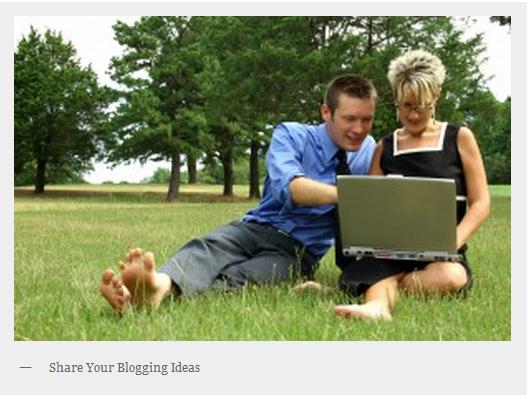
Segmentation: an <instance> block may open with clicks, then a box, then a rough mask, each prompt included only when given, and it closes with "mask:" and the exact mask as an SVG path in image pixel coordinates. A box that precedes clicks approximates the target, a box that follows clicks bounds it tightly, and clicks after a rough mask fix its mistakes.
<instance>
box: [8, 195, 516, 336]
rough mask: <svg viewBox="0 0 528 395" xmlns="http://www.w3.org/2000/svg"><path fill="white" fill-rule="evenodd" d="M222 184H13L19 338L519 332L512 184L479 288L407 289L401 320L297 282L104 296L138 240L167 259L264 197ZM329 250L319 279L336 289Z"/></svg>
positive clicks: (475, 252) (492, 228)
mask: <svg viewBox="0 0 528 395" xmlns="http://www.w3.org/2000/svg"><path fill="white" fill-rule="evenodd" d="M221 188H222V187H221V186H203V185H201V186H196V187H189V186H184V187H183V189H182V192H183V195H182V198H181V200H180V201H178V202H175V203H165V202H164V201H163V199H164V194H165V192H166V186H147V185H104V186H98V185H93V186H89V185H83V186H60V187H59V186H55V187H48V188H47V193H46V195H45V196H44V197H35V196H33V194H32V193H31V189H25V188H17V189H16V190H15V268H14V273H15V295H14V297H15V340H510V338H511V332H510V329H511V315H510V314H511V306H510V301H511V297H510V296H511V286H510V195H511V189H510V187H509V186H492V187H490V190H491V193H492V214H491V216H490V218H489V219H488V220H487V221H486V223H485V225H484V226H483V228H482V229H481V230H480V231H479V233H477V235H476V236H475V237H474V238H473V240H472V241H471V243H470V250H469V255H468V256H469V260H470V263H471V265H472V268H473V272H474V280H475V282H474V287H473V289H472V291H471V292H470V294H469V296H468V297H467V298H466V299H457V298H427V299H424V298H418V297H411V296H401V297H400V299H399V301H398V305H397V308H396V310H395V313H394V321H392V322H390V323H387V322H382V323H376V322H374V323H373V322H358V321H353V320H345V319H341V318H339V317H337V316H335V315H334V314H333V306H334V305H335V304H339V303H346V302H348V301H349V299H347V297H345V296H344V295H343V294H341V293H340V292H339V291H337V290H335V291H334V292H332V293H330V294H327V295H323V294H316V293H304V294H297V293H294V292H292V291H291V286H290V285H289V284H285V285H281V286H278V287H262V288H255V287H248V288H245V289H243V290H240V291H236V292H232V293H228V294H216V293H207V294H204V295H201V296H197V297H194V298H188V299H182V300H177V301H174V302H172V301H167V302H166V303H164V304H163V305H162V307H161V308H160V309H159V310H157V311H151V312H148V311H139V312H134V313H133V314H130V315H127V316H126V317H123V318H119V317H117V316H116V315H115V314H113V313H112V312H111V311H110V309H109V308H108V306H107V305H106V302H105V301H104V300H103V299H102V298H101V297H100V296H99V291H98V285H99V282H100V277H101V273H102V272H103V270H104V269H105V268H107V267H109V266H115V264H116V262H117V261H118V260H120V259H122V257H123V255H124V253H125V252H126V251H127V249H128V248H129V247H135V246H140V247H142V248H144V249H148V250H151V251H153V252H154V253H155V254H156V257H157V261H158V264H161V263H163V261H164V260H165V259H166V258H168V257H169V256H170V255H171V254H172V253H173V252H174V251H175V250H176V249H177V248H178V247H179V246H181V245H182V244H183V243H184V242H185V241H187V240H188V239H189V238H191V237H196V236H201V235H203V234H205V233H206V232H208V231H210V230H212V229H213V228H214V227H216V226H218V225H221V224H223V223H226V222H228V221H230V220H232V219H235V218H239V217H240V216H242V215H243V214H244V213H245V212H246V211H247V210H248V209H249V208H251V207H253V206H254V205H255V204H256V201H248V200H247V199H245V197H244V196H245V195H246V194H247V186H237V187H236V188H235V193H236V194H237V196H236V197H235V198H229V199H226V198H222V197H220V196H218V195H219V194H220V193H221V190H222V189H221ZM332 255H333V254H332V252H330V253H329V254H328V255H327V256H326V257H325V258H324V259H323V262H322V264H321V268H320V270H319V272H318V274H317V279H318V280H319V281H321V282H323V283H324V284H326V285H329V286H332V287H334V288H335V282H336V279H337V276H338V274H339V273H338V269H337V268H336V267H335V266H334V264H333V259H332Z"/></svg>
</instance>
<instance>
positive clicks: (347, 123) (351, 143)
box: [321, 94, 376, 151]
mask: <svg viewBox="0 0 528 395" xmlns="http://www.w3.org/2000/svg"><path fill="white" fill-rule="evenodd" d="M375 110H376V101H375V99H373V98H367V99H358V98H357V97H350V96H348V95H345V94H341V96H340V97H339V100H338V105H337V108H336V110H335V111H334V115H333V116H332V114H330V109H329V108H328V106H327V105H326V104H323V105H322V106H321V115H322V117H323V119H324V120H325V122H326V126H327V128H328V134H329V135H330V138H331V139H332V140H333V141H334V142H335V143H336V145H338V146H339V147H340V148H342V149H344V150H345V151H357V150H359V147H360V146H361V143H363V140H365V137H367V136H368V134H369V133H370V131H371V130H372V122H373V121H374V112H375Z"/></svg>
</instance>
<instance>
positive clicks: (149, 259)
mask: <svg viewBox="0 0 528 395" xmlns="http://www.w3.org/2000/svg"><path fill="white" fill-rule="evenodd" d="M143 265H144V267H145V269H146V270H147V271H149V272H152V271H154V254H153V253H152V252H150V251H148V252H145V255H144V256H143Z"/></svg>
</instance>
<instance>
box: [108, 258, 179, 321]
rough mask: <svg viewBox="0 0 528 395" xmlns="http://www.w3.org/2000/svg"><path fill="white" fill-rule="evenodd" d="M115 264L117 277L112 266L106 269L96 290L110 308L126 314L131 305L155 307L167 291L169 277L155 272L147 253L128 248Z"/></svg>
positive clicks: (151, 259)
mask: <svg viewBox="0 0 528 395" xmlns="http://www.w3.org/2000/svg"><path fill="white" fill-rule="evenodd" d="M118 266H119V271H120V272H121V279H119V278H117V276H116V274H115V273H114V271H113V270H112V269H107V270H106V271H105V272H104V273H103V281H102V284H101V287H100V290H101V294H102V295H103V297H104V298H105V299H106V300H107V301H108V303H109V304H110V306H111V307H112V309H114V311H116V312H118V313H120V314H124V313H126V312H127V311H128V309H129V307H130V306H131V305H132V306H137V307H154V308H156V307H158V306H159V304H160V303H161V301H162V300H163V298H164V297H165V296H167V295H168V294H169V293H170V291H171V286H172V283H171V279H170V278H169V276H167V275H166V274H164V273H157V272H156V271H155V263H154V254H152V253H151V252H145V253H143V251H142V250H141V249H140V248H133V249H130V250H129V251H128V253H127V254H126V256H125V261H124V262H123V261H120V262H119V263H118Z"/></svg>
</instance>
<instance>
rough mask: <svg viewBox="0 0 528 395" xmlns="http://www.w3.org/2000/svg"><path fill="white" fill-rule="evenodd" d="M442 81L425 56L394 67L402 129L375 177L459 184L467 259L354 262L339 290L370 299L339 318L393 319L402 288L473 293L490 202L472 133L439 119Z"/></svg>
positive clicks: (437, 64) (390, 139) (383, 148)
mask: <svg viewBox="0 0 528 395" xmlns="http://www.w3.org/2000/svg"><path fill="white" fill-rule="evenodd" d="M444 77H445V69H444V66H443V64H442V62H441V61H440V59H439V58H438V57H436V56H434V55H432V54H430V53H428V52H426V51H423V50H415V51H410V52H407V53H405V54H404V55H402V56H400V57H398V58H396V59H394V60H393V61H392V62H391V64H390V66H389V72H388V79H389V82H390V84H391V87H392V91H393V95H394V99H395V105H396V115H397V117H398V120H399V121H400V123H401V125H402V127H401V128H400V129H397V130H396V131H395V132H394V133H393V134H391V135H388V136H385V137H384V138H383V139H382V140H381V141H380V142H379V144H378V146H377V148H376V152H375V154H374V158H373V162H372V166H371V169H370V173H371V174H374V175H380V174H401V175H404V176H417V177H439V178H452V179H454V180H455V182H456V187H457V195H459V196H461V197H464V198H466V199H467V204H466V199H464V200H463V201H461V202H459V206H458V208H457V216H458V218H457V220H458V225H457V235H456V240H457V248H458V252H459V253H460V254H461V255H462V256H463V259H462V260H461V261H460V262H416V261H395V260H386V259H375V258H363V259H362V260H360V261H350V263H349V264H347V265H346V266H345V267H344V268H343V273H342V274H341V276H340V278H339V284H340V287H341V289H343V290H344V291H345V292H348V293H350V294H352V295H354V296H360V295H362V296H364V303H363V304H353V305H342V306H337V307H336V308H335V311H336V313H337V314H339V315H341V316H344V317H356V318H366V319H374V320H376V319H386V320H390V319H391V318H392V315H391V313H392V310H393V308H394V303H395V300H396V295H397V288H398V287H399V288H400V289H403V290H405V291H408V292H411V293H412V292H414V293H421V294H437V295H444V294H455V293H458V292H465V291H467V290H468V289H469V287H470V286H471V270H470V267H469V264H468V261H467V259H466V256H465V251H466V249H467V247H466V242H467V241H468V240H469V239H470V237H471V236H472V235H473V234H474V233H475V232H476V231H477V229H478V228H479V227H480V226H481V224H482V223H483V222H484V220H485V219H486V217H487V216H488V214H489V210H490V198H489V194H488V185H487V180H486V173H485V171H484V165H483V162H482V157H481V154H480V151H479V148H478V145H477V142H476V140H475V137H474V135H473V133H472V132H471V130H469V129H468V128H466V127H459V126H456V125H452V124H448V123H447V122H441V121H438V120H437V119H436V118H435V109H436V105H437V102H438V99H439V98H440V94H441V88H442V83H443V82H444ZM457 200H459V199H457ZM466 206H467V209H466Z"/></svg>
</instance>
